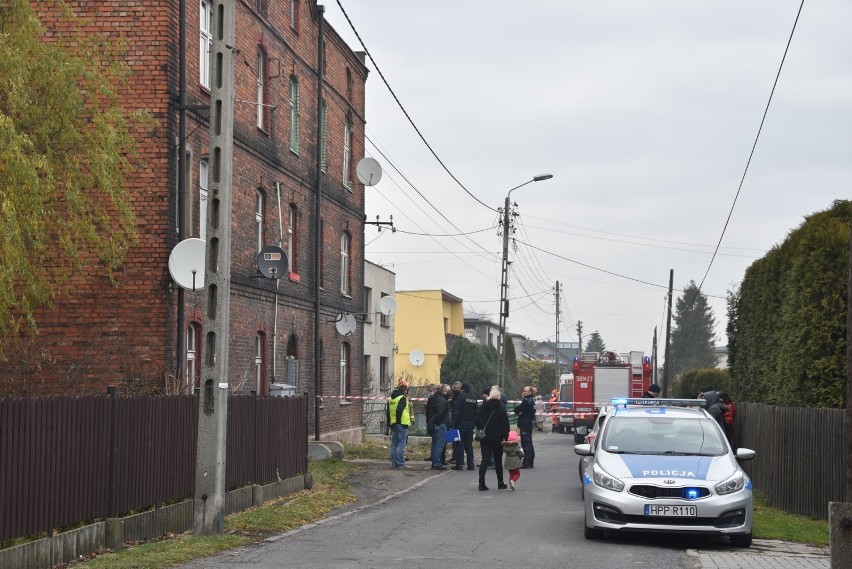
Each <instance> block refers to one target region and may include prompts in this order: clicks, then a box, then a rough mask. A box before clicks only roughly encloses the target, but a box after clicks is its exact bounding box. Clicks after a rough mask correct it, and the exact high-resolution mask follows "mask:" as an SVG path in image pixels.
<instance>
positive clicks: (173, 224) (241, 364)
mask: <svg viewBox="0 0 852 569" xmlns="http://www.w3.org/2000/svg"><path fill="white" fill-rule="evenodd" d="M218 1H219V0H186V3H185V17H186V19H185V25H184V26H181V25H180V24H181V22H180V2H178V1H170V2H156V3H152V2H147V1H144V0H121V1H118V0H97V1H95V0H88V1H80V2H72V3H70V5H71V6H72V8H73V9H74V11H75V14H77V15H79V16H83V17H87V18H90V21H89V23H88V24H87V26H86V28H85V29H82V30H71V29H65V30H63V28H62V24H61V23H60V22H58V21H53V18H52V17H51V16H50V15H49V14H47V15H46V14H42V15H43V16H44V21H45V24H46V27H47V28H48V29H49V30H51V33H52V34H54V33H55V34H57V35H62V34H67V35H68V36H70V37H73V34H74V33H77V32H78V31H81V32H86V33H102V34H104V35H107V36H110V37H112V38H114V39H120V40H122V41H124V42H125V43H126V47H127V52H126V61H127V63H128V64H129V66H130V69H131V72H132V76H131V77H130V79H129V82H130V85H129V89H128V90H127V91H126V92H125V93H124V94H123V97H124V98H123V101H124V103H123V104H124V105H125V106H126V107H127V108H129V109H147V110H149V111H150V112H151V113H152V115H153V116H154V117H155V119H156V122H157V124H156V128H153V129H150V130H149V131H148V132H139V133H135V134H136V138H137V141H138V145H139V151H140V157H141V159H142V160H143V161H144V163H145V165H144V167H142V168H139V169H138V170H137V171H134V172H133V173H131V175H130V176H129V177H128V179H127V181H126V186H127V189H128V192H129V194H130V200H131V204H132V207H133V210H134V214H135V216H136V228H137V232H138V236H139V242H138V244H137V245H136V246H135V247H134V248H133V249H132V250H130V252H129V253H128V255H127V257H126V260H125V263H124V266H123V267H122V268H121V271H120V273H119V274H118V275H117V277H118V278H117V283H116V284H115V285H113V284H111V283H110V282H109V279H107V278H105V277H103V276H97V277H96V276H94V275H90V274H83V275H79V276H76V277H75V279H74V283H73V289H74V290H73V291H72V293H71V294H70V295H67V296H63V297H62V298H59V299H58V300H57V302H55V303H54V306H53V307H52V308H51V309H49V310H42V311H40V312H39V313H38V314H37V321H38V324H39V335H38V336H37V337H35V338H33V339H31V340H30V341H29V342H28V343H26V344H25V345H24V346H23V347H22V348H21V349H19V350H16V352H15V353H10V354H9V356H10V359H9V361H7V362H4V363H0V396H2V395H43V394H84V393H103V392H105V390H106V387H107V386H108V385H114V386H116V388H117V390H118V391H119V393H121V392H126V393H163V392H179V391H186V390H190V389H192V388H193V385H194V383H197V378H198V373H199V371H200V362H201V357H202V355H203V346H202V336H203V331H204V317H203V309H204V292H203V290H199V291H191V290H187V291H182V290H180V289H179V287H177V286H176V284H175V283H174V281H173V280H172V278H171V276H170V273H169V269H168V261H169V255H170V253H171V251H172V249H173V248H174V247H175V246H176V245H177V244H178V243H179V241H180V240H182V239H184V238H190V237H192V238H201V239H206V234H205V221H204V220H205V219H206V207H207V185H208V184H207V175H208V164H209V162H208V160H209V157H208V149H207V139H208V127H209V125H208V116H209V111H208V106H209V103H210V77H211V61H210V57H209V52H208V50H209V49H210V46H211V44H212V42H213V41H214V40H213V37H214V34H213V30H212V29H211V26H212V21H213V20H212V14H213V11H214V10H215V9H216V6H217V4H218ZM233 1H234V2H235V4H236V10H235V14H236V16H235V18H236V19H235V22H236V32H237V33H236V35H237V38H236V45H235V46H233V47H234V49H235V51H234V54H235V64H234V83H235V111H234V140H233V149H234V150H233V152H234V159H233V190H232V191H233V198H232V199H233V203H232V215H231V224H232V244H231V246H232V255H231V259H232V261H231V297H230V299H231V318H230V342H229V344H230V355H229V382H230V386H231V387H230V388H231V390H232V391H233V392H246V393H247V392H250V391H257V392H258V393H260V394H267V393H268V392H269V386H270V384H271V383H272V381H273V380H274V381H276V382H278V383H288V384H292V385H295V386H296V389H297V391H298V392H299V393H303V392H307V393H308V394H309V395H310V396H311V397H313V395H314V394H315V389H314V384H315V369H316V368H315V357H314V354H315V347H316V342H315V329H314V321H315V318H314V313H315V312H314V311H315V307H316V304H315V300H316V295H317V288H316V284H317V280H318V281H319V289H318V290H319V294H318V296H319V311H320V314H321V316H320V325H319V342H320V344H319V353H320V354H321V361H320V370H321V372H320V374H319V384H320V394H321V395H323V396H324V404H323V409H322V412H321V419H322V424H321V428H320V429H321V432H322V433H328V432H331V431H335V432H340V431H346V430H347V429H349V428H352V427H355V426H357V425H359V424H360V419H361V406H360V404H358V403H357V400H354V401H355V402H354V403H353V400H347V399H346V398H345V396H346V395H359V394H360V393H361V389H362V387H361V386H362V381H363V366H362V362H363V338H362V331H361V329H360V327H359V329H358V331H356V333H355V334H353V335H351V336H347V337H343V336H340V335H339V334H338V333H337V331H336V330H335V326H334V323H333V321H334V319H335V317H336V316H337V315H338V314H341V313H347V312H348V313H359V312H361V307H362V306H363V303H364V300H363V282H364V281H363V270H364V269H363V267H364V262H363V251H364V240H363V236H364V231H363V230H364V225H363V222H364V187H363V185H361V184H360V183H359V182H358V180H357V177H356V176H355V165H356V164H357V162H358V159H360V158H361V157H363V155H364V122H365V118H364V86H365V81H366V77H367V69H366V67H365V65H364V60H363V54H361V53H356V52H353V51H352V50H351V49H350V48H349V47H348V46H347V45H346V44H345V43H344V41H343V40H342V39H341V38H340V36H339V35H338V34H337V33H336V32H335V31H334V30H333V29H332V28H331V26H329V25H327V24H325V23H324V22H323V21H322V7H320V6H317V4H316V0H288V1H286V2H284V1H282V2H269V1H268V0H233ZM321 24H322V25H321ZM182 27H183V29H184V38H185V39H184V43H183V45H184V46H185V59H184V60H185V78H186V79H185V102H186V105H185V107H184V108H185V109H186V110H185V113H184V114H185V123H184V132H185V133H186V136H185V148H186V154H185V160H184V161H183V164H184V167H185V172H186V176H185V182H184V183H183V185H181V176H179V175H178V172H179V169H180V166H179V164H180V162H181V161H180V160H179V157H180V153H179V151H178V149H179V148H182V145H181V144H180V142H181V141H180V137H179V133H180V120H181V114H182V113H181V109H180V108H179V107H180V105H179V104H178V103H179V101H180V97H179V93H180V92H181V81H180V79H181V74H180V68H181V65H180V63H181V62H180V57H179V56H180V50H179V45H180V38H181V35H180V32H181V28H182ZM320 34H322V40H323V41H322V42H320ZM320 45H322V52H323V53H324V59H323V61H324V66H323V68H324V73H323V77H322V79H323V80H322V83H321V84H320V82H319V81H318V80H317V77H318V66H319V61H320V57H319V54H320ZM212 65H215V62H213V63H212ZM320 87H321V88H320ZM318 180H319V182H318ZM318 184H319V185H320V186H321V195H322V198H321V209H320V211H321V214H320V219H317V216H316V214H315V212H316V207H317V196H318V191H317V187H318ZM181 212H182V213H183V219H178V218H179V217H180V216H179V213H181ZM317 224H319V231H318V232H317ZM318 234H319V236H320V238H319V243H317V238H316V236H317V235H318ZM267 245H280V246H281V247H282V248H283V249H284V250H285V251H286V252H287V253H288V256H289V259H290V272H289V274H287V275H286V276H284V277H283V278H281V279H280V280H278V281H277V286H276V281H273V280H271V279H268V278H264V277H262V276H261V275H260V274H259V272H258V270H257V268H256V256H257V253H258V251H259V250H260V249H261V248H262V247H264V246H267ZM318 251H319V254H318V256H319V262H318V263H317V264H316V265H317V266H318V267H319V271H318V272H317V270H315V261H316V259H317V252H318ZM181 299H182V300H183V307H184V309H183V310H182V311H181V310H179V303H180V301H181ZM276 301H277V307H278V310H277V319H276V318H275V306H276ZM181 312H183V314H181ZM180 316H183V318H182V320H183V321H179V319H180ZM181 336H183V338H182V337H181ZM311 414H313V406H311ZM311 424H313V416H312V417H311Z"/></svg>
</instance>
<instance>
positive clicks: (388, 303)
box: [379, 296, 396, 316]
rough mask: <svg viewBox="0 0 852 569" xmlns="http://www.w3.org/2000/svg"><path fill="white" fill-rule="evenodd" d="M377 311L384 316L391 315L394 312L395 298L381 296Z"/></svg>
mask: <svg viewBox="0 0 852 569" xmlns="http://www.w3.org/2000/svg"><path fill="white" fill-rule="evenodd" d="M379 312H381V313H382V314H384V315H385V316H393V314H394V313H395V312H396V299H395V298H394V297H392V296H383V297H382V299H381V300H380V301H379Z"/></svg>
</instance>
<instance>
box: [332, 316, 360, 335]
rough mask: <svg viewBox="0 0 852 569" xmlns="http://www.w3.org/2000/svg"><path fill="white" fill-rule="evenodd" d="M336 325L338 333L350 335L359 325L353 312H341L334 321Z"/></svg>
mask: <svg viewBox="0 0 852 569" xmlns="http://www.w3.org/2000/svg"><path fill="white" fill-rule="evenodd" d="M334 327H335V328H337V333H338V334H340V335H341V336H349V335H350V334H352V333H353V332H355V329H356V328H357V327H358V323H357V322H356V321H355V317H354V316H352V315H351V314H341V315H339V316H338V317H337V320H335V321H334Z"/></svg>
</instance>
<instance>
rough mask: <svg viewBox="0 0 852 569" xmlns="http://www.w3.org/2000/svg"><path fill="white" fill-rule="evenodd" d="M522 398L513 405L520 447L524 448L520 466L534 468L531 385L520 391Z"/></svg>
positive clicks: (533, 411) (533, 420) (533, 419)
mask: <svg viewBox="0 0 852 569" xmlns="http://www.w3.org/2000/svg"><path fill="white" fill-rule="evenodd" d="M521 397H523V399H522V400H521V402H520V403H519V404H518V406H517V407H515V414H516V415H517V416H518V430H520V431H521V448H522V449H523V450H524V461H523V463H522V464H521V468H535V467H534V466H533V461H534V460H535V448H533V441H532V431H533V423H534V422H535V400H534V399H533V389H532V386H530V385H527V386H526V387H524V390H523V391H522V392H521Z"/></svg>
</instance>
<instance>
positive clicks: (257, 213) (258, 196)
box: [254, 190, 263, 253]
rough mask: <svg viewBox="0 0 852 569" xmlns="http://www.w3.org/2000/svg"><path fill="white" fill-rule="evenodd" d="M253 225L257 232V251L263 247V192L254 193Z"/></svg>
mask: <svg viewBox="0 0 852 569" xmlns="http://www.w3.org/2000/svg"><path fill="white" fill-rule="evenodd" d="M254 225H255V231H256V233H257V252H258V253H260V250H261V249H263V192H261V191H260V190H257V192H256V193H255V209H254Z"/></svg>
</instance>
